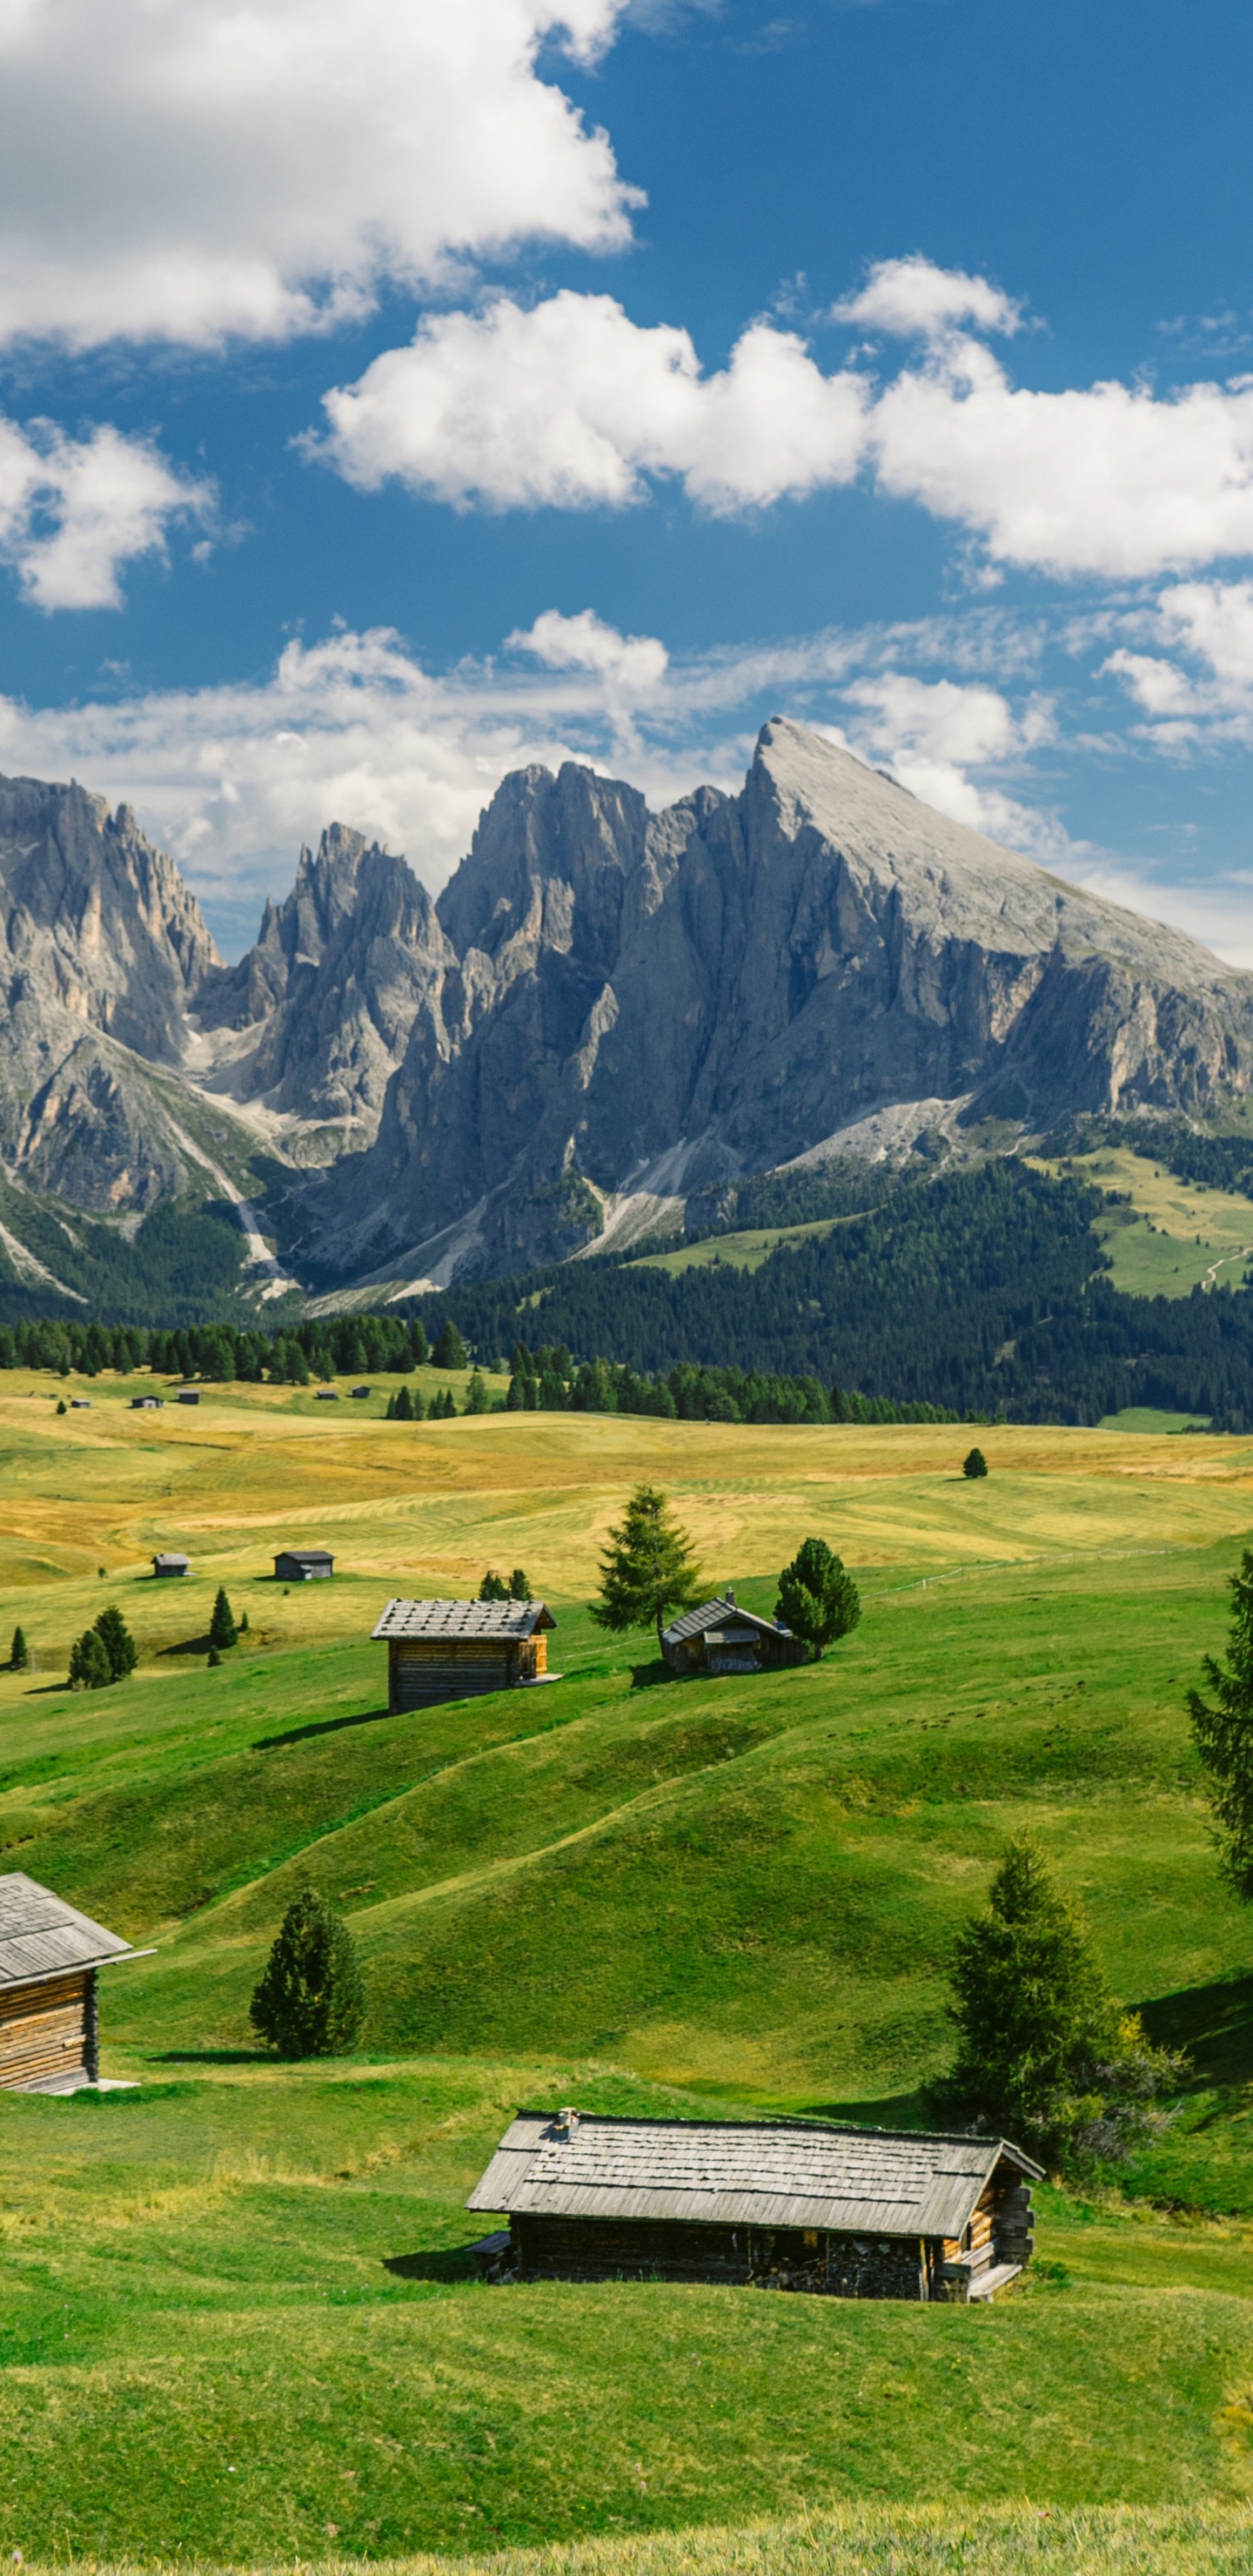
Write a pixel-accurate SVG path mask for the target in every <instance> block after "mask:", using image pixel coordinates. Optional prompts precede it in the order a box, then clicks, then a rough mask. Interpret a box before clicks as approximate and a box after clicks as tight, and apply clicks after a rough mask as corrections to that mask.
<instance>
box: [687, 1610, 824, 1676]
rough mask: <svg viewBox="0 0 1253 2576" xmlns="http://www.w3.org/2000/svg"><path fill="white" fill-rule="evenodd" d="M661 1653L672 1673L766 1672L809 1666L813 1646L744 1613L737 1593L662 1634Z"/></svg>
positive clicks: (778, 1624)
mask: <svg viewBox="0 0 1253 2576" xmlns="http://www.w3.org/2000/svg"><path fill="white" fill-rule="evenodd" d="M661 1651H662V1654H663V1655H664V1656H665V1659H666V1662H667V1663H668V1665H669V1667H670V1670H671V1672H672V1673H764V1672H772V1671H775V1670H776V1669H777V1668H778V1666H779V1665H781V1664H807V1663H808V1661H809V1648H808V1646H806V1645H805V1644H804V1643H803V1642H802V1640H801V1639H800V1638H799V1637H794V1636H793V1634H792V1631H791V1629H790V1628H785V1627H784V1626H783V1623H782V1621H781V1620H779V1619H759V1618H758V1617H757V1614H756V1612H755V1611H753V1610H741V1608H740V1606H739V1603H738V1602H737V1600H736V1598H735V1594H734V1593H733V1592H731V1591H727V1592H722V1593H720V1594H719V1596H718V1598H717V1600H716V1601H703V1602H702V1603H701V1606H700V1608H699V1610H685V1611H684V1612H683V1615H682V1617H681V1618H679V1619H672V1620H671V1622H670V1625H669V1627H668V1628H663V1629H662V1632H661Z"/></svg>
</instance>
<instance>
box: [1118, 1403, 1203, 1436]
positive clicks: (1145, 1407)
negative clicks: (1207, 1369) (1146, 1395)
mask: <svg viewBox="0 0 1253 2576" xmlns="http://www.w3.org/2000/svg"><path fill="white" fill-rule="evenodd" d="M1209 1420H1210V1417H1209V1415H1208V1414H1207V1413H1167V1412H1165V1411H1163V1410H1162V1409H1161V1408H1160V1407H1159V1406H1157V1405H1153V1404H1125V1405H1124V1406H1123V1409H1122V1411H1121V1413H1107V1414H1106V1415H1105V1417H1104V1419H1103V1420H1102V1422H1101V1424H1100V1428H1101V1430H1102V1431H1156V1432H1162V1431H1173V1432H1180V1431H1205V1430H1208V1428H1209Z"/></svg>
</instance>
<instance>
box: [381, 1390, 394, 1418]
mask: <svg viewBox="0 0 1253 2576" xmlns="http://www.w3.org/2000/svg"><path fill="white" fill-rule="evenodd" d="M395 1419H396V1398H395V1396H394V1395H389V1396H388V1399H387V1404H386V1407H385V1409H384V1413H383V1420H384V1422H394V1421H395Z"/></svg>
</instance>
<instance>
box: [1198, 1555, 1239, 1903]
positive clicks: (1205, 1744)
mask: <svg viewBox="0 0 1253 2576" xmlns="http://www.w3.org/2000/svg"><path fill="white" fill-rule="evenodd" d="M1231 1596H1232V1613H1231V1632H1230V1636H1229V1638H1228V1643H1227V1660H1226V1663H1225V1665H1224V1664H1219V1663H1216V1662H1215V1660H1214V1657H1213V1656H1212V1655H1207V1656H1206V1657H1205V1661H1204V1665H1203V1670H1204V1674H1205V1679H1206V1682H1207V1683H1208V1685H1209V1689H1210V1692H1211V1694H1212V1696H1213V1699H1214V1700H1215V1701H1216V1702H1217V1705H1216V1706H1215V1707H1211V1706H1210V1703H1209V1701H1208V1700H1205V1699H1203V1698H1202V1696H1201V1693H1200V1691H1198V1690H1191V1691H1189V1693H1188V1714H1189V1716H1190V1717H1191V1720H1192V1733H1193V1736H1194V1738H1195V1741H1196V1749H1197V1751H1198V1753H1199V1754H1200V1757H1201V1760H1202V1763H1203V1764H1204V1766H1205V1770H1206V1774H1207V1779H1206V1795H1207V1797H1208V1799H1209V1802H1210V1807H1211V1809H1212V1812H1213V1817H1214V1830H1215V1837H1216V1840H1217V1842H1218V1846H1219V1852H1220V1855H1221V1857H1220V1860H1219V1867H1220V1869H1221V1871H1222V1874H1223V1877H1224V1878H1225V1879H1226V1881H1227V1884H1228V1886H1229V1887H1231V1888H1233V1889H1234V1891H1235V1894H1236V1895H1237V1896H1238V1897H1239V1899H1240V1902H1241V1904H1242V1905H1248V1904H1249V1903H1250V1902H1253V1548H1248V1547H1246V1549H1245V1550H1244V1553H1243V1555H1242V1557H1241V1559H1240V1565H1239V1570H1238V1572H1237V1573H1235V1574H1233V1575H1232V1577H1231Z"/></svg>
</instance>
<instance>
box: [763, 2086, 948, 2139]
mask: <svg viewBox="0 0 1253 2576" xmlns="http://www.w3.org/2000/svg"><path fill="white" fill-rule="evenodd" d="M786 2116H787V2117H788V2118H789V2119H793V2120H839V2121H840V2122H842V2123H843V2124H845V2125H846V2126H847V2127H849V2128H851V2129H929V2130H930V2131H931V2132H932V2134H933V2135H934V2134H935V2132H936V2131H937V2130H938V2131H939V2132H940V2133H941V2134H944V2131H945V2124H944V2122H943V2121H941V2120H937V2118H936V2116H935V2111H934V2107H933V2105H932V2104H931V2103H930V2102H929V2101H928V2100H927V2096H926V2094H925V2093H924V2092H922V2091H920V2090H915V2091H914V2092H912V2093H885V2094H884V2095H883V2096H882V2099H881V2100H879V2101H875V2102H865V2101H861V2102H796V2103H791V2104H789V2106H788V2111H787V2114H786Z"/></svg>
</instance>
